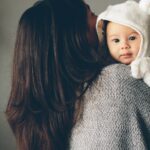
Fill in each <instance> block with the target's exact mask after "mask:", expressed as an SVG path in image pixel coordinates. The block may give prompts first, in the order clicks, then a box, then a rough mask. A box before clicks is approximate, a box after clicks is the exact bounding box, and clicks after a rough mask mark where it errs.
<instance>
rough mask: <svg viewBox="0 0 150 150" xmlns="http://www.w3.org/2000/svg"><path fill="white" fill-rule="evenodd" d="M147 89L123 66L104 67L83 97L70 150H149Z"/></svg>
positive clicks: (149, 109)
mask: <svg viewBox="0 0 150 150" xmlns="http://www.w3.org/2000/svg"><path fill="white" fill-rule="evenodd" d="M149 143H150V88H149V87H148V86H147V85H145V84H144V82H143V81H141V80H136V79H133V78H132V77H131V76H130V71H129V68H128V67H127V66H125V65H112V66H109V67H106V68H105V69H104V71H103V72H102V74H101V75H100V76H99V78H98V80H97V81H96V82H95V83H93V85H92V86H91V88H90V89H89V90H88V91H87V93H86V95H85V104H84V110H83V117H82V119H81V120H80V122H79V123H77V125H76V126H75V128H74V129H73V134H72V142H71V147H72V149H73V150H76V149H78V150H147V149H150V144H149Z"/></svg>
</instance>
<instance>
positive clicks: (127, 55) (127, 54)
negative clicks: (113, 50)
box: [120, 53, 132, 58]
mask: <svg viewBox="0 0 150 150" xmlns="http://www.w3.org/2000/svg"><path fill="white" fill-rule="evenodd" d="M131 56H132V53H125V54H121V55H120V57H124V58H130V57H131Z"/></svg>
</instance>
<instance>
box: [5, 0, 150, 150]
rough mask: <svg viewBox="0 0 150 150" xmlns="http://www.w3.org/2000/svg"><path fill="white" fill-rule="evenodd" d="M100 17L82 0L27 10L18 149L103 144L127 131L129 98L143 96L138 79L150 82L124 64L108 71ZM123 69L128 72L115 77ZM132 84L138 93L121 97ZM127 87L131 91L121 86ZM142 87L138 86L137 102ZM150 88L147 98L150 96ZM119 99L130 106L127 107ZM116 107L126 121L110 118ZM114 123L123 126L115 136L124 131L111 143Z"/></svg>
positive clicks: (14, 101)
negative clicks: (97, 25)
mask: <svg viewBox="0 0 150 150" xmlns="http://www.w3.org/2000/svg"><path fill="white" fill-rule="evenodd" d="M95 22H96V16H95V15H94V14H93V13H92V12H91V11H90V9H89V7H88V6H87V5H86V4H85V3H84V2H83V1H81V0H76V1H74V0H72V1H71V0H61V1H57V0H47V1H40V2H38V3H36V4H35V5H34V6H33V7H31V8H29V9H28V10H27V11H25V13H24V14H23V15H22V17H21V19H20V22H19V26H18V31H17V39H16V44H15V52H14V62H13V64H14V65H13V78H12V89H11V94H10V98H9V102H8V106H7V110H6V115H7V118H8V122H9V124H10V126H11V128H12V130H13V132H14V134H15V136H16V140H17V145H18V149H20V150H67V149H75V150H80V149H81V150H91V149H93V150H96V149H97V150H98V149H111V148H116V147H114V146H115V145H118V142H120V143H121V144H123V141H122V140H123V138H125V136H124V135H123V136H122V138H120V136H119V137H116V134H115V133H116V132H117V133H118V134H119V135H120V133H126V132H122V130H121V129H122V127H124V128H125V129H123V131H126V126H125V125H124V122H123V126H121V127H120V125H122V124H121V123H120V120H121V121H122V116H123V117H124V115H125V116H126V115H127V114H126V112H127V110H126V109H125V108H124V106H126V101H125V100H128V101H129V102H130V103H133V104H134V102H135V96H134V94H135V93H134V91H132V90H131V89H130V88H131V87H135V88H136V87H137V85H138V86H140V88H141V91H144V90H148V89H147V87H146V86H145V85H142V83H141V82H140V81H135V80H133V79H132V78H130V77H129V76H125V75H127V74H125V73H123V74H121V75H120V74H119V73H121V72H122V71H124V72H126V71H128V68H127V67H126V66H124V65H114V66H110V67H106V68H105V69H104V70H103V73H102V75H101V74H100V72H101V70H102V67H103V65H104V64H103V62H104V60H103V59H102V57H101V54H100V53H99V52H100V51H99V48H98V40H97V35H96V31H95ZM118 74H119V77H120V78H119V79H118V78H114V77H115V75H118ZM124 74H125V75H124ZM98 75H100V76H98ZM111 77H112V78H111ZM127 80H129V81H128V82H127V83H126V82H125V81H127ZM114 84H116V85H117V86H116V88H115V89H114V88H112V85H114ZM118 85H119V87H122V86H124V87H123V88H119V87H118ZM128 88H129V89H130V90H131V92H130V95H131V96H130V95H126V97H125V98H126V99H123V100H122V101H119V100H120V97H121V98H122V96H124V94H126V93H127V92H126V91H128ZM106 89H107V91H106ZM120 90H122V91H124V92H125V93H121V94H120V93H119V92H120ZM112 92H113V93H112ZM142 93H143V92H138V94H139V95H138V94H137V102H138V101H139V99H140V98H141V97H140V96H141V94H142ZM112 95H113V97H112ZM148 96H150V95H146V96H145V98H144V99H143V101H144V103H148V100H147V97H148ZM110 97H111V98H112V99H110ZM132 98H133V102H132V101H131V100H132ZM110 100H114V101H110ZM146 100H147V101H146ZM130 103H129V104H130ZM135 104H136V102H135ZM140 104H141V103H140ZM140 104H139V103H138V104H137V105H140ZM118 105H119V106H122V107H119V108H121V109H119V110H120V111H118V107H117V106H118ZM107 106H108V107H107ZM114 106H116V107H114ZM142 107H144V108H145V104H142ZM146 109H148V110H149V108H146ZM146 109H145V111H147V110H146ZM121 110H122V111H121ZM142 110H143V109H142ZM143 111H144V110H143ZM111 112H114V113H112V114H111ZM118 112H119V114H118ZM139 112H140V111H139ZM115 113H116V114H118V117H120V118H119V119H118V120H117V121H118V122H117V121H116V124H114V123H113V122H112V124H109V123H110V120H112V118H113V117H114V115H115ZM145 114H147V113H146V112H145ZM141 118H142V119H143V116H142V117H141ZM107 119H108V121H107ZM124 121H128V119H127V120H124ZM148 123H149V122H148ZM107 125H108V126H109V128H108V126H107ZM103 129H105V130H106V133H105V132H104V130H103ZM108 129H109V130H110V131H111V129H113V130H114V129H115V130H114V134H113V135H114V137H113V138H118V141H117V140H116V139H111V141H115V140H116V142H115V143H113V142H112V146H113V147H107V145H108V146H110V145H111V143H107V145H106V142H109V140H110V137H109V132H108V131H109V130H108ZM148 129H149V128H148ZM115 131H116V132H115ZM96 133H98V134H96ZM110 133H111V132H110ZM95 135H96V136H95ZM106 135H107V136H106ZM94 136H95V137H94ZM102 137H104V138H103V139H102ZM119 139H120V140H119ZM141 141H142V140H141ZM125 145H126V142H125ZM120 146H122V145H120Z"/></svg>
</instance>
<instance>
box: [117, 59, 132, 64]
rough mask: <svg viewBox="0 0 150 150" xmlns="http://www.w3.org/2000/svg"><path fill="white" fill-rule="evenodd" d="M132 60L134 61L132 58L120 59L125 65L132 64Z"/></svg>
mask: <svg viewBox="0 0 150 150" xmlns="http://www.w3.org/2000/svg"><path fill="white" fill-rule="evenodd" d="M132 61H133V60H130V59H126V60H119V62H120V63H122V64H125V65H130V64H131V62H132Z"/></svg>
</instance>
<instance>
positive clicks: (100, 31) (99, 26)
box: [96, 20, 103, 42]
mask: <svg viewBox="0 0 150 150" xmlns="http://www.w3.org/2000/svg"><path fill="white" fill-rule="evenodd" d="M96 30H97V34H98V38H99V41H100V42H101V41H102V39H103V21H102V20H99V21H98V23H97V26H96Z"/></svg>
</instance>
